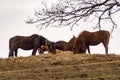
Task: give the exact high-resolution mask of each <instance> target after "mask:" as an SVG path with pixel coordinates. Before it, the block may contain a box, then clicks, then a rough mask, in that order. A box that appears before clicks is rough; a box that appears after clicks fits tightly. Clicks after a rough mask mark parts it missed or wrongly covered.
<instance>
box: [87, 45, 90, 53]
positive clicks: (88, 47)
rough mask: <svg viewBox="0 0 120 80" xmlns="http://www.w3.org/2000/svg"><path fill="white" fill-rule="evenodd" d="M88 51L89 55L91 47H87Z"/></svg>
mask: <svg viewBox="0 0 120 80" xmlns="http://www.w3.org/2000/svg"><path fill="white" fill-rule="evenodd" d="M87 49H88V53H89V54H90V46H89V45H88V46H87Z"/></svg>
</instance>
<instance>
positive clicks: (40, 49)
mask: <svg viewBox="0 0 120 80" xmlns="http://www.w3.org/2000/svg"><path fill="white" fill-rule="evenodd" d="M44 51H48V46H45V45H43V46H41V47H40V48H38V53H39V54H43V53H44Z"/></svg>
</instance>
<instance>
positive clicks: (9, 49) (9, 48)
mask: <svg viewBox="0 0 120 80" xmlns="http://www.w3.org/2000/svg"><path fill="white" fill-rule="evenodd" d="M11 40H12V39H10V40H9V51H10V50H11Z"/></svg>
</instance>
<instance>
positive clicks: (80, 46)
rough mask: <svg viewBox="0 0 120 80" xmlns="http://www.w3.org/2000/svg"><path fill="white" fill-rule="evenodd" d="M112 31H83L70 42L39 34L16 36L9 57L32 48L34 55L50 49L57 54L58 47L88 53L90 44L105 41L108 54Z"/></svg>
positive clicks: (11, 43) (10, 44) (11, 44)
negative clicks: (52, 40) (51, 38)
mask: <svg viewBox="0 0 120 80" xmlns="http://www.w3.org/2000/svg"><path fill="white" fill-rule="evenodd" d="M109 38H110V33H109V32H108V31H105V30H99V31H96V32H89V31H83V32H81V33H80V34H79V36H78V37H75V36H73V38H72V39H71V40H70V41H69V42H65V41H58V42H51V41H49V40H47V39H46V38H45V37H43V36H41V35H37V34H33V35H31V36H28V37H25V36H15V37H12V38H10V40H9V49H10V52H9V57H14V56H15V57H17V52H18V49H19V48H21V49H23V50H31V49H33V51H32V55H36V51H37V50H38V52H39V53H43V52H44V51H46V50H48V51H49V52H51V53H53V54H56V49H59V50H63V51H73V53H74V54H76V53H86V50H88V53H89V54H90V46H93V45H98V44H99V43H103V46H104V47H105V52H106V54H108V44H109Z"/></svg>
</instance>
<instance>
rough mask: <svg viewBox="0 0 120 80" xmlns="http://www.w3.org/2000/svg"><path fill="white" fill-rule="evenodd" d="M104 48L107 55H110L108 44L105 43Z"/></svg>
mask: <svg viewBox="0 0 120 80" xmlns="http://www.w3.org/2000/svg"><path fill="white" fill-rule="evenodd" d="M103 46H104V47H105V52H106V54H108V44H105V43H103Z"/></svg>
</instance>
